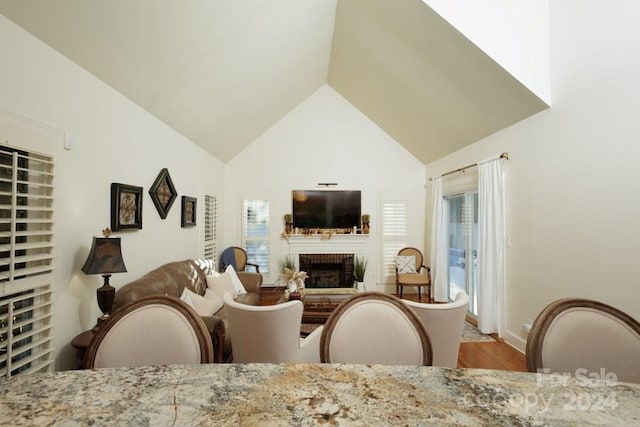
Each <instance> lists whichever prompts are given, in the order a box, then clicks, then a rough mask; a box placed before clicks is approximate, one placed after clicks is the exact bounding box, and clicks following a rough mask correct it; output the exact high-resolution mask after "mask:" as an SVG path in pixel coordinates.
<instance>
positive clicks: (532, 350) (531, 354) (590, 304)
mask: <svg viewBox="0 0 640 427" xmlns="http://www.w3.org/2000/svg"><path fill="white" fill-rule="evenodd" d="M572 308H590V309H593V310H596V311H600V312H603V313H604V314H607V315H609V316H612V317H614V318H616V319H618V320H619V321H621V322H622V323H624V324H625V325H627V326H629V328H631V329H632V330H633V331H634V332H635V333H636V334H638V336H640V323H638V321H637V320H635V319H634V318H633V317H631V316H629V315H628V314H626V313H625V312H623V311H621V310H618V309H617V308H615V307H612V306H610V305H607V304H605V303H602V302H600V301H594V300H590V299H583V298H564V299H560V300H557V301H554V302H552V303H551V304H549V305H547V306H546V307H545V308H544V309H543V310H542V311H541V312H540V314H539V315H538V317H536V320H535V321H534V322H533V325H532V326H531V330H530V331H529V338H528V339H527V347H526V359H527V370H528V371H529V372H538V370H540V369H543V368H544V365H543V361H542V349H543V345H544V339H545V336H546V334H547V331H548V330H549V327H550V326H551V325H552V323H553V321H554V320H555V319H556V317H557V316H559V315H560V314H562V313H563V312H565V311H567V310H570V309H572ZM613 350H614V349H612V351H613Z"/></svg>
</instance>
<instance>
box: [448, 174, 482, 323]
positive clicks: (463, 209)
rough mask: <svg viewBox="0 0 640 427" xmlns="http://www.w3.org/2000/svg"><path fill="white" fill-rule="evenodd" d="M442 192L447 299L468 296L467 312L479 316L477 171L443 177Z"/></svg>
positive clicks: (472, 315)
mask: <svg viewBox="0 0 640 427" xmlns="http://www.w3.org/2000/svg"><path fill="white" fill-rule="evenodd" d="M442 192H443V194H444V203H445V205H446V209H445V211H446V212H448V218H447V236H448V246H449V247H448V257H449V262H448V265H449V272H448V273H449V299H453V298H455V296H456V294H457V293H458V291H465V292H466V293H467V295H469V299H470V303H469V315H471V317H476V316H477V315H478V304H477V301H478V171H477V169H475V168H474V169H473V170H469V171H467V172H466V173H464V174H456V175H451V176H447V177H445V179H444V181H443V187H442Z"/></svg>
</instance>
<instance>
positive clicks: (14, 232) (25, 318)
mask: <svg viewBox="0 0 640 427" xmlns="http://www.w3.org/2000/svg"><path fill="white" fill-rule="evenodd" d="M53 200H54V199H53V159H52V157H49V156H46V155H42V154H36V153H31V152H27V151H24V150H16V149H14V148H10V147H6V146H5V147H0V377H10V376H15V375H18V374H23V373H30V372H37V371H41V370H45V369H49V367H50V366H51V365H52V364H53V358H52V352H53V346H52V340H53V334H52V323H51V304H52V291H51V281H52V277H51V276H52V274H51V273H52V270H53Z"/></svg>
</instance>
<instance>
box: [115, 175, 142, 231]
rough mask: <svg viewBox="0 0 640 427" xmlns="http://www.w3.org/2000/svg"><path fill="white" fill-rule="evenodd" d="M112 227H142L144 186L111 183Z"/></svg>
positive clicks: (117, 228)
mask: <svg viewBox="0 0 640 427" xmlns="http://www.w3.org/2000/svg"><path fill="white" fill-rule="evenodd" d="M111 229H112V230H113V231H119V230H139V229H142V187H136V186H134V185H127V184H118V183H115V182H114V183H112V184H111Z"/></svg>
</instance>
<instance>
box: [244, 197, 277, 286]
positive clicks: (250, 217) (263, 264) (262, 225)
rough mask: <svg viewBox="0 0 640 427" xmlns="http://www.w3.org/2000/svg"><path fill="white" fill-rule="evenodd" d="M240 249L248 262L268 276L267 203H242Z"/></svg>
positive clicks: (264, 201)
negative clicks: (243, 251) (241, 248)
mask: <svg viewBox="0 0 640 427" xmlns="http://www.w3.org/2000/svg"><path fill="white" fill-rule="evenodd" d="M242 247H243V248H244V249H245V250H246V251H247V257H248V258H249V261H250V262H252V263H255V264H258V265H259V266H260V273H262V274H263V275H264V276H265V277H268V274H269V258H270V250H269V201H268V200H258V199H245V200H243V201H242Z"/></svg>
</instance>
